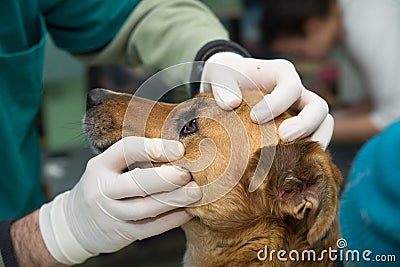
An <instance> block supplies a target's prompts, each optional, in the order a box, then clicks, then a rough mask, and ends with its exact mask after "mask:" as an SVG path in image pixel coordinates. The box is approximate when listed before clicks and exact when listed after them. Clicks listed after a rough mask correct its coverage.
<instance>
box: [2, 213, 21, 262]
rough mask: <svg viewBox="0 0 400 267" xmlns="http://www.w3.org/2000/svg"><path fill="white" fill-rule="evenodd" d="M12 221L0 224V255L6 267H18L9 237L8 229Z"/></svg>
mask: <svg viewBox="0 0 400 267" xmlns="http://www.w3.org/2000/svg"><path fill="white" fill-rule="evenodd" d="M13 222H14V220H6V221H1V222H0V254H1V258H2V260H3V262H1V260H0V265H2V263H3V264H4V266H6V267H18V263H17V259H16V258H15V254H14V248H13V245H12V241H11V236H10V227H11V224H12V223H13Z"/></svg>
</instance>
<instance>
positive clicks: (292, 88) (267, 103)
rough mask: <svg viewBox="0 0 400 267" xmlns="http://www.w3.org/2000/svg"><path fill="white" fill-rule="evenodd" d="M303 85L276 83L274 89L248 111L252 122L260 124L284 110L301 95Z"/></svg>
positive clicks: (286, 82) (290, 82)
mask: <svg viewBox="0 0 400 267" xmlns="http://www.w3.org/2000/svg"><path fill="white" fill-rule="evenodd" d="M302 88H303V86H302V85H301V83H300V82H293V81H284V82H280V83H278V84H277V85H276V86H275V88H274V90H273V91H272V92H271V93H270V94H268V95H265V96H264V98H263V100H261V101H260V102H259V103H257V104H256V105H255V106H254V108H253V109H252V111H251V113H250V117H251V119H252V121H253V122H255V123H258V124H262V123H266V122H268V121H270V120H272V119H273V118H275V117H277V116H279V115H280V114H282V113H283V112H284V111H286V110H287V109H288V108H289V107H290V106H292V105H293V103H295V102H296V100H297V99H298V98H299V97H300V95H301V90H302Z"/></svg>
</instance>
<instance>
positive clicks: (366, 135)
mask: <svg viewBox="0 0 400 267" xmlns="http://www.w3.org/2000/svg"><path fill="white" fill-rule="evenodd" d="M377 133H379V130H378V129H377V128H376V127H375V126H374V125H373V124H372V122H371V119H370V115H369V114H368V113H367V114H362V115H361V114H360V115H350V116H341V117H335V128H334V131H333V137H332V141H333V142H338V143H340V142H342V143H361V142H364V141H366V140H368V139H370V138H371V137H373V136H374V135H376V134H377Z"/></svg>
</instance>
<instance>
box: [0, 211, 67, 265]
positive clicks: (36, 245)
mask: <svg viewBox="0 0 400 267" xmlns="http://www.w3.org/2000/svg"><path fill="white" fill-rule="evenodd" d="M10 237H11V240H12V246H13V248H14V256H15V259H16V261H17V263H18V265H19V266H21V267H22V266H42V267H50V266H65V265H63V264H61V263H59V262H57V261H56V260H55V259H54V258H53V257H52V256H51V254H50V253H49V251H48V250H47V248H46V245H45V244H44V241H43V238H42V235H41V233H40V229H39V210H36V211H34V212H32V213H31V214H29V215H27V216H25V217H23V218H21V219H19V220H17V221H15V222H14V223H12V224H11V227H10ZM0 265H1V264H0Z"/></svg>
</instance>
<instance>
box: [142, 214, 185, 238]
mask: <svg viewBox="0 0 400 267" xmlns="http://www.w3.org/2000/svg"><path fill="white" fill-rule="evenodd" d="M192 218H193V217H192V216H191V215H189V213H187V212H186V211H185V210H184V209H176V210H173V211H170V212H167V213H164V214H162V215H160V216H158V217H156V218H151V219H146V220H142V221H138V222H135V224H136V226H137V227H140V228H139V229H138V230H136V228H135V234H136V236H135V238H137V239H139V240H142V239H145V238H148V237H151V236H155V235H159V234H161V233H164V232H166V231H168V230H171V229H173V228H176V227H179V226H181V225H183V224H185V223H187V222H188V221H190V220H191V219H192Z"/></svg>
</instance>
